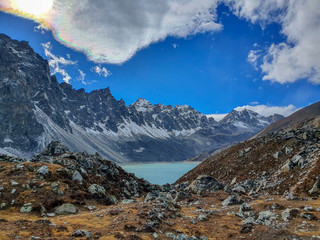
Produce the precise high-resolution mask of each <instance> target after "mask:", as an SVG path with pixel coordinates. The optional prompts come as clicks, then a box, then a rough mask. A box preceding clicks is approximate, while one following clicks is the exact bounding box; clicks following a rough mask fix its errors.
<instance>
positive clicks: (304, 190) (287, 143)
mask: <svg viewBox="0 0 320 240" xmlns="http://www.w3.org/2000/svg"><path fill="white" fill-rule="evenodd" d="M317 105H319V103H316V104H313V105H312V106H311V107H314V106H317ZM308 109H310V107H307V110H308ZM305 112H306V110H305V109H302V110H300V111H298V112H296V113H295V114H293V115H292V116H290V117H288V118H286V119H283V120H280V121H281V122H288V120H290V121H291V122H292V124H288V125H286V126H287V127H286V128H284V129H281V130H279V131H275V132H269V133H267V134H265V135H264V136H263V137H256V138H253V139H251V140H248V141H245V142H243V143H240V144H237V145H235V146H233V147H231V148H228V149H227V150H224V151H222V152H220V153H218V154H216V155H214V156H213V157H211V158H209V159H207V160H206V161H204V162H203V163H202V164H200V165H198V166H197V167H196V168H195V169H193V170H191V171H190V172H189V173H187V174H185V175H184V176H183V177H182V178H180V179H179V180H178V182H183V181H189V182H190V181H193V180H194V179H196V178H197V176H199V175H203V174H206V175H209V176H213V177H215V178H217V180H218V181H221V182H224V183H225V184H227V185H228V186H229V187H230V188H232V189H233V191H237V192H239V193H242V194H253V195H254V194H277V195H283V194H284V195H286V196H294V195H300V196H309V197H310V196H318V195H319V194H320V189H319V187H320V183H319V174H320V167H319V166H320V148H319V147H320V130H319V126H320V116H319V114H318V116H317V117H315V116H316V115H314V114H313V115H312V117H311V118H308V115H304V116H305V118H304V119H303V120H302V118H299V121H298V120H296V119H295V118H294V117H295V116H301V115H302V114H303V113H305ZM293 119H294V120H293ZM298 122H300V123H298ZM277 124H278V122H277V123H275V125H277ZM272 126H273V125H271V127H272Z"/></svg>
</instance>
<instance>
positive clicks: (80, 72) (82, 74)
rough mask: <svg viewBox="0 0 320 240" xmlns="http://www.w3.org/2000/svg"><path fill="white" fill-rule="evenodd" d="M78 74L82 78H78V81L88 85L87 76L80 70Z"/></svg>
mask: <svg viewBox="0 0 320 240" xmlns="http://www.w3.org/2000/svg"><path fill="white" fill-rule="evenodd" d="M78 72H79V74H80V76H79V77H78V80H79V81H81V82H82V83H83V84H85V85H86V84H87V82H85V78H86V74H85V73H84V72H83V71H82V70H80V69H78Z"/></svg>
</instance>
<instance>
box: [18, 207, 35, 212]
mask: <svg viewBox="0 0 320 240" xmlns="http://www.w3.org/2000/svg"><path fill="white" fill-rule="evenodd" d="M32 209H33V208H32V207H31V206H23V207H21V208H20V213H29V212H32Z"/></svg>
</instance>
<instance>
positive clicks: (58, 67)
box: [42, 42, 77, 83]
mask: <svg viewBox="0 0 320 240" xmlns="http://www.w3.org/2000/svg"><path fill="white" fill-rule="evenodd" d="M42 47H43V49H44V54H45V56H46V57H47V58H48V63H49V66H50V68H51V74H52V75H54V74H57V73H58V74H60V75H61V76H62V78H63V81H65V82H66V83H70V80H71V77H70V75H69V74H68V73H67V71H66V70H65V69H64V68H63V66H67V65H75V64H77V62H76V61H72V60H67V59H65V58H64V57H61V56H56V55H54V54H53V53H52V46H51V43H50V42H47V43H43V44H42Z"/></svg>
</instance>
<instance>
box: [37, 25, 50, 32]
mask: <svg viewBox="0 0 320 240" xmlns="http://www.w3.org/2000/svg"><path fill="white" fill-rule="evenodd" d="M33 30H34V31H35V32H40V33H41V34H45V32H46V31H49V30H50V29H48V28H47V27H46V26H44V25H42V24H39V25H38V26H35V27H34V28H33Z"/></svg>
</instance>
